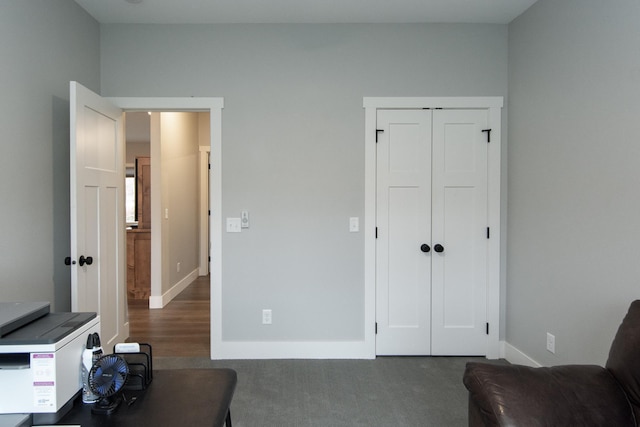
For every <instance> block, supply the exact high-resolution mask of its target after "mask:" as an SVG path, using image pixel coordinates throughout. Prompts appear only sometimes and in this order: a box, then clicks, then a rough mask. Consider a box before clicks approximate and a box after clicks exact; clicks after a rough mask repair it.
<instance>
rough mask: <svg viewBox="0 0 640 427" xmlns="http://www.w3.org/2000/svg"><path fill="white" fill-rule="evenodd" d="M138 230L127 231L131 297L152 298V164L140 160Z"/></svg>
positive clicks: (128, 284)
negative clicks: (150, 296)
mask: <svg viewBox="0 0 640 427" xmlns="http://www.w3.org/2000/svg"><path fill="white" fill-rule="evenodd" d="M136 187H137V194H136V209H137V219H138V228H133V229H130V230H127V297H128V298H131V299H149V295H151V161H150V159H149V158H148V157H138V158H137V159H136Z"/></svg>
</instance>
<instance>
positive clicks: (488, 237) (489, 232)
mask: <svg viewBox="0 0 640 427" xmlns="http://www.w3.org/2000/svg"><path fill="white" fill-rule="evenodd" d="M490 238H491V228H489V227H487V239H490Z"/></svg>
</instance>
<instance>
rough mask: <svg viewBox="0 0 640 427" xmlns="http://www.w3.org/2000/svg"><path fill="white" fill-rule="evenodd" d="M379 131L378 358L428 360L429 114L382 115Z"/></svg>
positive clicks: (402, 112)
mask: <svg viewBox="0 0 640 427" xmlns="http://www.w3.org/2000/svg"><path fill="white" fill-rule="evenodd" d="M378 129H380V130H381V132H379V139H378V141H379V142H378V147H377V168H378V178H377V179H378V182H377V192H378V211H377V215H378V218H377V227H378V241H377V252H376V254H377V255H376V256H377V272H376V281H377V288H376V289H377V290H376V317H377V324H378V327H377V330H378V335H377V337H376V353H377V354H378V355H398V354H401V355H427V354H429V351H430V328H431V326H430V323H431V321H430V315H429V310H428V307H429V306H430V289H429V286H430V285H429V280H428V278H429V277H430V275H431V272H430V260H429V257H430V255H431V254H430V253H424V252H422V251H420V246H421V245H422V244H423V243H427V244H430V240H431V239H430V234H431V230H430V227H431V207H430V200H431V143H430V138H431V137H430V135H431V112H430V111H424V110H417V111H394V110H380V111H378ZM425 308H427V310H425Z"/></svg>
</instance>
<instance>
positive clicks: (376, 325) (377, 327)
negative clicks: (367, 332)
mask: <svg viewBox="0 0 640 427" xmlns="http://www.w3.org/2000/svg"><path fill="white" fill-rule="evenodd" d="M376 335H378V322H376Z"/></svg>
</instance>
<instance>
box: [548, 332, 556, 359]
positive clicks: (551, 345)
mask: <svg viewBox="0 0 640 427" xmlns="http://www.w3.org/2000/svg"><path fill="white" fill-rule="evenodd" d="M547 350H548V351H550V352H551V353H553V354H556V337H555V336H554V335H551V334H550V333H549V332H547Z"/></svg>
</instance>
